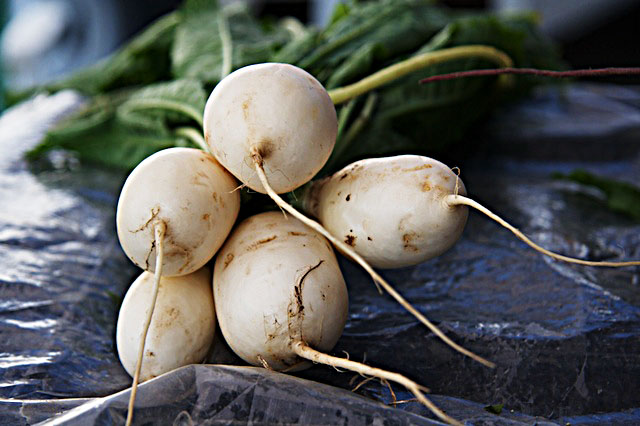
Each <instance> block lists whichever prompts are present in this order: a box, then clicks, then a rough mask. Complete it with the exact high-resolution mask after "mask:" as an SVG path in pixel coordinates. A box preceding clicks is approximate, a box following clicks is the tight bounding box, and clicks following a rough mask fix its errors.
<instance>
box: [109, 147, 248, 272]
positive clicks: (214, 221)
mask: <svg viewBox="0 0 640 426" xmlns="http://www.w3.org/2000/svg"><path fill="white" fill-rule="evenodd" d="M237 186H238V183H237V181H236V180H235V179H234V178H233V176H231V174H229V172H227V171H226V170H225V169H224V168H223V167H222V166H221V165H220V164H219V163H218V162H217V161H216V160H215V159H214V158H213V156H211V155H210V154H207V153H205V152H203V151H201V150H198V149H192V148H169V149H166V150H163V151H160V152H157V153H155V154H153V155H152V156H150V157H148V158H147V159H145V160H144V161H142V162H141V163H140V164H139V165H138V166H137V167H136V168H135V169H134V170H133V172H131V174H130V175H129V177H128V178H127V180H126V182H125V184H124V186H123V188H122V192H121V194H120V199H119V200H118V208H117V213H116V225H117V230H118V238H119V239H120V244H121V245H122V248H123V250H124V251H125V253H126V254H127V256H129V258H130V259H131V260H132V261H133V262H134V263H135V264H136V265H138V266H139V267H141V268H142V269H144V270H148V271H151V272H153V271H155V248H154V247H155V243H154V231H153V225H154V223H156V222H157V221H162V222H164V223H165V225H166V236H165V241H164V243H165V260H164V269H163V276H175V275H184V274H188V273H191V272H194V271H196V270H197V269H199V268H201V267H202V266H203V265H204V264H206V263H207V262H208V261H209V260H210V259H211V258H212V257H213V255H214V254H215V252H216V251H217V250H218V249H219V248H220V246H221V245H222V243H223V242H224V240H225V238H226V237H227V235H228V234H229V232H230V230H231V228H232V226H233V223H234V222H235V220H236V217H237V215H238V211H239V209H240V194H239V193H238V192H237V191H234V189H235V188H237Z"/></svg>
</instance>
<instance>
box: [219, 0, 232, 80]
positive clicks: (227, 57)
mask: <svg viewBox="0 0 640 426" xmlns="http://www.w3.org/2000/svg"><path fill="white" fill-rule="evenodd" d="M218 32H219V35H220V41H221V43H222V68H221V71H220V80H222V79H223V78H225V77H226V76H228V75H229V73H231V67H232V57H233V56H232V55H233V44H232V42H231V33H230V32H229V25H227V13H225V9H223V10H222V11H221V12H220V13H219V14H218Z"/></svg>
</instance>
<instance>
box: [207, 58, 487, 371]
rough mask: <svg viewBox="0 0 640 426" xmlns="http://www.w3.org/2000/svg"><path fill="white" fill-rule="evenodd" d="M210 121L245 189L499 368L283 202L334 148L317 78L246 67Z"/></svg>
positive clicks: (331, 120) (216, 151)
mask: <svg viewBox="0 0 640 426" xmlns="http://www.w3.org/2000/svg"><path fill="white" fill-rule="evenodd" d="M203 122H204V134H205V140H206V142H207V144H208V146H209V149H210V151H211V153H212V154H213V155H214V156H215V157H216V158H217V159H218V161H220V163H221V164H222V165H223V166H224V167H226V168H227V169H228V170H229V171H230V172H231V173H232V174H233V175H234V176H236V177H237V178H238V179H239V180H240V181H241V182H243V184H245V185H247V186H248V187H249V188H251V189H253V190H255V191H258V192H261V193H267V194H268V195H269V196H270V197H271V198H272V199H273V200H274V201H275V203H276V204H277V205H278V206H279V207H280V208H282V209H283V210H284V211H286V212H288V213H290V214H291V215H293V216H294V217H296V218H297V219H299V220H301V221H302V222H303V223H305V224H306V225H308V226H310V227H311V228H312V229H314V230H315V231H317V232H319V233H320V234H322V235H323V236H324V237H325V238H327V239H328V240H329V241H330V242H331V243H332V244H333V245H334V246H336V248H338V250H340V251H341V252H342V253H344V254H345V255H346V256H348V257H350V258H351V259H353V260H354V261H356V262H357V263H358V264H359V265H361V266H362V267H363V268H364V269H365V270H366V271H367V272H368V273H369V274H370V275H371V277H372V278H373V280H374V281H375V282H376V283H377V284H378V285H380V286H381V287H382V288H384V289H385V290H386V291H387V292H388V293H389V294H390V295H391V296H392V297H393V298H394V299H396V301H398V302H399V303H400V304H401V305H402V306H403V307H405V309H407V310H408V311H409V312H411V313H412V314H413V315H414V316H415V317H416V318H418V319H419V320H420V321H421V322H422V323H423V324H425V325H426V326H427V327H428V328H429V329H430V330H432V331H433V332H434V333H435V334H436V335H438V336H439V337H440V338H441V339H442V340H443V341H445V342H446V343H447V344H448V345H449V346H451V347H453V348H454V349H456V350H457V351H459V352H461V353H463V354H465V355H467V356H469V357H472V358H473V359H476V360H477V361H479V362H481V363H483V364H485V365H487V366H493V363H491V362H490V361H487V360H485V359H484V358H482V357H480V356H478V355H476V354H473V353H472V352H470V351H468V350H466V349H464V348H462V347H461V346H459V345H457V344H456V343H455V342H453V341H452V340H451V339H449V338H448V337H447V336H446V335H444V333H442V332H441V331H440V330H439V329H438V328H437V327H436V326H435V325H434V324H433V323H431V321H429V320H428V319H427V318H426V317H425V316H424V315H423V314H421V313H420V312H419V311H418V310H417V309H415V308H414V307H413V306H411V304H410V303H409V302H407V301H406V300H405V299H404V297H402V295H400V293H398V292H397V291H396V290H395V289H394V288H393V287H392V286H391V285H390V284H389V283H387V281H386V280H384V278H382V277H381V276H380V275H379V274H378V273H377V272H376V271H375V270H373V268H372V267H371V266H370V265H369V264H368V263H367V262H366V261H365V260H364V259H363V258H362V257H361V256H360V255H359V254H357V253H356V252H355V251H354V250H353V249H352V248H351V247H350V246H349V245H347V244H345V243H344V242H343V241H341V240H339V239H337V238H336V237H335V236H334V235H332V234H331V233H329V232H328V231H327V230H326V229H324V228H323V227H322V225H320V224H319V223H317V222H315V221H313V220H311V219H309V218H307V217H306V216H304V215H303V214H301V213H300V212H298V211H297V210H296V209H295V208H293V207H292V206H291V205H289V204H288V203H287V202H285V201H284V200H283V199H282V198H281V197H280V196H279V195H278V193H282V192H288V191H291V190H293V189H295V188H298V187H300V186H301V185H303V184H305V183H306V182H308V181H309V180H310V179H311V177H313V176H314V175H315V173H317V172H318V171H319V170H320V169H321V168H322V166H323V165H324V163H325V161H326V159H327V158H328V157H329V154H330V153H331V149H332V148H333V146H334V144H335V137H336V133H337V117H336V112H335V109H334V106H333V103H332V102H331V99H330V97H329V94H328V93H327V92H326V90H325V89H324V88H323V87H322V85H321V84H320V83H319V82H318V81H317V80H316V79H315V78H314V77H313V76H311V75H310V74H309V73H307V72H306V71H304V70H302V69H300V68H297V67H294V66H292V65H288V64H279V63H267V64H257V65H250V66H247V67H244V68H242V69H240V70H237V71H235V72H233V73H231V74H230V75H229V76H227V77H226V78H225V79H224V80H222V81H221V82H220V84H218V85H217V86H216V87H215V89H214V90H213V91H212V92H211V95H210V97H209V99H208V101H207V104H206V106H205V111H204V120H203Z"/></svg>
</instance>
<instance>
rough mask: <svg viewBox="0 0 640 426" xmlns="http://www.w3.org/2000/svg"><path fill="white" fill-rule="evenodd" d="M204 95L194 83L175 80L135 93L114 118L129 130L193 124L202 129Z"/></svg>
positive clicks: (122, 105)
mask: <svg viewBox="0 0 640 426" xmlns="http://www.w3.org/2000/svg"><path fill="white" fill-rule="evenodd" d="M206 97H207V94H206V92H205V90H204V88H203V87H202V84H201V83H200V82H198V81H196V80H175V81H172V82H169V83H158V84H154V85H151V86H147V87H145V88H143V89H140V90H137V91H136V92H134V93H132V94H131V96H130V97H129V98H128V99H127V100H126V101H125V102H123V103H122V104H121V105H120V106H118V108H117V118H118V120H120V121H121V122H123V123H127V124H128V125H130V126H131V127H139V128H148V129H153V128H154V127H156V126H160V127H162V128H163V129H168V128H170V127H172V126H176V125H180V124H188V123H190V122H193V121H195V122H196V123H198V125H199V126H200V127H202V115H203V113H204V105H205V102H206Z"/></svg>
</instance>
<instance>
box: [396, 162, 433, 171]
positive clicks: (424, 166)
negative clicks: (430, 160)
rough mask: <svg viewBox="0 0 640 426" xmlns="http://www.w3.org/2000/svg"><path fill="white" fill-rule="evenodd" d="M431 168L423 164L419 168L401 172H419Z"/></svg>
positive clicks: (431, 165) (429, 165) (430, 165)
mask: <svg viewBox="0 0 640 426" xmlns="http://www.w3.org/2000/svg"><path fill="white" fill-rule="evenodd" d="M432 167H433V164H423V165H421V166H416V167H412V168H410V169H404V170H403V172H417V171H419V170H424V169H430V168H432Z"/></svg>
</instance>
